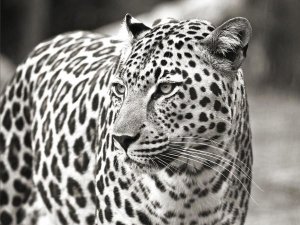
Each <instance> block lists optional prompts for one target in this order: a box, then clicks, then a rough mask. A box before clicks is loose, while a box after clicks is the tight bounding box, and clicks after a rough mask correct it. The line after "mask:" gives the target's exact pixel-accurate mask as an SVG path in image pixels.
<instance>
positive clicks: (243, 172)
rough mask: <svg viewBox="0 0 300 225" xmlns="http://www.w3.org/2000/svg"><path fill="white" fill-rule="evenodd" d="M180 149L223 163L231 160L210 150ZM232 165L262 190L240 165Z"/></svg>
mask: <svg viewBox="0 0 300 225" xmlns="http://www.w3.org/2000/svg"><path fill="white" fill-rule="evenodd" d="M170 146H171V147H172V146H174V147H176V148H178V147H181V146H180V145H170ZM181 150H182V151H185V152H189V151H191V152H193V153H195V154H201V155H203V156H205V155H206V156H210V157H212V158H215V159H220V160H222V161H224V162H225V163H227V164H228V163H229V162H231V161H230V160H229V159H226V158H225V157H222V156H221V155H218V154H214V153H212V152H205V151H202V150H198V149H194V148H188V149H187V148H183V149H181ZM233 167H234V168H235V169H236V170H237V171H238V172H241V173H242V174H243V175H244V176H245V177H246V178H247V179H248V180H250V181H251V182H253V184H254V185H255V186H256V187H257V188H258V189H259V190H260V191H262V192H263V191H264V190H263V189H262V188H261V187H260V186H259V185H258V184H257V183H256V182H255V181H254V180H253V179H252V177H250V176H249V175H248V174H247V173H246V172H245V171H244V170H243V169H242V167H240V166H238V165H237V164H236V163H234V164H233ZM247 169H249V168H248V167H247Z"/></svg>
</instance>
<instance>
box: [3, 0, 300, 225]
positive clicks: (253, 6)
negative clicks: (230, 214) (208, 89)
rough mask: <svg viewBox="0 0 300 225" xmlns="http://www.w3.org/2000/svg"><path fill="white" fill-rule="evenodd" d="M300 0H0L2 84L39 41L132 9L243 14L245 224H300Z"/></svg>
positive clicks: (115, 22) (153, 15) (110, 30)
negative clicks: (249, 141) (248, 195)
mask: <svg viewBox="0 0 300 225" xmlns="http://www.w3.org/2000/svg"><path fill="white" fill-rule="evenodd" d="M299 9H300V1H298V0H285V1H282V0H264V1H261V0H126V1H125V0H110V1H104V0H89V1H83V0H26V1H21V0H1V51H0V53H1V67H0V69H1V71H0V72H1V73H0V89H2V88H3V86H4V84H5V83H6V82H7V81H8V80H9V79H10V78H11V77H12V75H13V73H14V69H15V67H16V65H18V64H19V63H20V62H22V60H24V59H25V58H26V55H27V54H28V53H29V51H30V50H31V49H32V48H33V47H34V46H35V45H36V44H38V43H39V42H41V41H43V40H46V39H49V38H50V37H52V36H54V35H56V34H59V33H62V32H66V31H72V30H93V31H95V32H100V33H105V34H115V33H117V31H118V28H119V26H120V23H121V21H122V19H123V17H124V15H125V14H126V13H127V12H129V13H131V14H132V15H133V16H135V17H136V18H138V19H140V20H141V21H143V22H145V23H146V24H148V25H151V24H152V22H153V21H154V20H155V19H157V18H163V17H173V18H176V19H189V18H199V19H206V20H209V21H211V22H213V23H214V24H215V25H219V24H220V23H222V22H224V21H225V20H227V19H229V18H232V17H236V16H244V17H246V18H248V19H249V21H250V22H251V24H252V26H253V36H252V40H251V43H250V46H249V51H248V58H247V60H246V62H245V64H244V65H243V68H244V73H245V79H246V86H247V89H248V96H249V104H250V111H251V112H250V113H251V123H252V131H253V149H254V157H255V158H254V181H255V182H256V183H257V184H258V185H259V186H260V187H261V188H262V189H263V191H260V190H259V189H258V188H256V187H255V186H253V190H252V195H253V198H254V199H255V201H256V202H257V203H255V202H254V201H251V202H250V211H249V216H248V219H247V223H246V224H247V225H250V224H251V225H268V224H272V225H296V224H300V119H299V117H300V97H299V96H300V43H299V42H300V26H299V21H300V13H299Z"/></svg>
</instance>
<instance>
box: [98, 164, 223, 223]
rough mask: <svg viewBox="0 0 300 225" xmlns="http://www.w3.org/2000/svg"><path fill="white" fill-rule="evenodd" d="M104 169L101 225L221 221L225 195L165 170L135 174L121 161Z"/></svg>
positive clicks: (101, 189)
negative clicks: (170, 174)
mask: <svg viewBox="0 0 300 225" xmlns="http://www.w3.org/2000/svg"><path fill="white" fill-rule="evenodd" d="M116 167H118V168H117V170H116ZM104 170H105V168H104V169H103V173H102V174H101V176H100V178H99V182H97V188H98V190H99V194H100V195H98V196H99V197H100V199H99V200H100V207H99V209H98V210H99V214H98V215H100V216H99V218H98V219H99V221H98V222H99V223H100V224H101V223H104V224H122V223H123V224H199V225H201V224H205V223H206V224H211V223H212V222H213V221H219V220H220V217H221V213H220V207H219V205H220V199H221V197H222V195H223V194H224V192H219V193H215V194H213V193H210V192H209V191H208V190H207V189H206V188H205V187H204V186H203V185H202V184H201V183H197V182H194V183H189V182H186V180H185V179H184V178H183V177H182V176H177V175H174V177H170V176H169V175H168V174H167V173H166V172H165V171H160V172H159V173H156V174H152V175H151V174H136V173H134V172H130V170H128V168H126V165H124V164H121V163H120V162H118V163H117V165H116V163H113V164H112V165H111V168H110V169H109V170H106V171H105V172H104ZM224 191H225V188H224ZM117 222H120V223H117ZM121 222H122V223H121Z"/></svg>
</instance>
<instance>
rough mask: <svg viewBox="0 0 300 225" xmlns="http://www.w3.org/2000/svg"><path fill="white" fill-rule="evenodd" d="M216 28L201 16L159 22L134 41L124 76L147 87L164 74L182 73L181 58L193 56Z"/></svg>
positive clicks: (133, 83) (130, 82) (122, 72)
mask: <svg viewBox="0 0 300 225" xmlns="http://www.w3.org/2000/svg"><path fill="white" fill-rule="evenodd" d="M213 30H214V27H213V26H212V25H211V24H210V23H209V22H207V21H200V20H185V21H181V22H179V21H172V22H171V23H166V24H161V25H158V26H155V27H154V28H152V29H151V30H150V31H149V32H148V33H147V34H146V35H145V36H144V37H143V38H141V39H140V40H138V41H136V42H135V43H133V45H132V48H131V53H130V55H129V57H128V59H127V60H126V62H125V64H124V65H123V66H122V67H121V73H120V74H121V77H122V79H123V80H124V81H125V82H126V83H127V85H130V86H138V88H147V84H149V83H156V82H157V80H158V79H159V78H161V77H164V76H168V75H172V74H176V73H178V72H179V71H180V69H179V67H180V66H182V63H181V62H185V61H186V58H192V53H194V52H196V51H194V49H195V48H198V47H197V46H199V45H201V42H202V40H203V39H205V37H206V36H207V35H209V34H210V33H211V32H212V31H213ZM196 57H197V58H199V56H196ZM190 61H191V62H190V63H191V64H194V63H196V62H195V61H192V60H190ZM186 63H189V62H186Z"/></svg>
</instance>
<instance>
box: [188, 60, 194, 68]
mask: <svg viewBox="0 0 300 225" xmlns="http://www.w3.org/2000/svg"><path fill="white" fill-rule="evenodd" d="M189 65H190V67H193V68H194V67H196V63H195V62H194V61H193V60H190V61H189Z"/></svg>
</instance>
